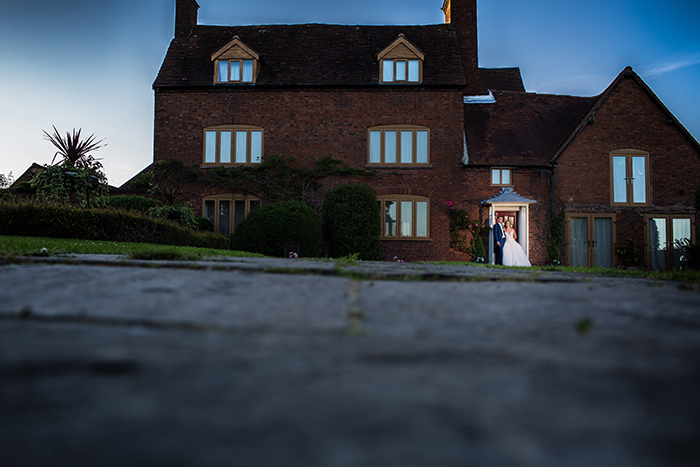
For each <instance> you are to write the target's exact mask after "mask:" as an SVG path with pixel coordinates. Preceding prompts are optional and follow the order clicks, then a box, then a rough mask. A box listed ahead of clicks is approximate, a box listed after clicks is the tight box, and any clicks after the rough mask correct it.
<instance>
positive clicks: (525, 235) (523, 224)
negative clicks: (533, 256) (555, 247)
mask: <svg viewBox="0 0 700 467" xmlns="http://www.w3.org/2000/svg"><path fill="white" fill-rule="evenodd" d="M496 211H515V212H517V213H518V230H519V232H516V234H517V235H518V243H520V246H522V247H523V250H524V251H525V254H527V256H528V257H529V256H530V204H528V203H498V202H496V203H492V204H490V205H489V226H491V227H493V225H494V224H495V223H496ZM494 245H495V243H494V241H493V230H491V231H490V233H489V262H490V263H491V264H495V262H496V257H495V254H494V252H493V247H494Z"/></svg>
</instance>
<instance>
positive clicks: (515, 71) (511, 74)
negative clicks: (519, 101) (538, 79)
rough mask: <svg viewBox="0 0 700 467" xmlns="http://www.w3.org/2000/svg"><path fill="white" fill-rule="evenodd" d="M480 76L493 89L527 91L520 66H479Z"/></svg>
mask: <svg viewBox="0 0 700 467" xmlns="http://www.w3.org/2000/svg"><path fill="white" fill-rule="evenodd" d="M479 76H480V77H481V79H482V81H483V82H484V83H485V84H486V87H487V88H488V89H490V90H492V91H518V92H525V85H524V84H523V77H522V76H521V75H520V68H518V67H513V68H479Z"/></svg>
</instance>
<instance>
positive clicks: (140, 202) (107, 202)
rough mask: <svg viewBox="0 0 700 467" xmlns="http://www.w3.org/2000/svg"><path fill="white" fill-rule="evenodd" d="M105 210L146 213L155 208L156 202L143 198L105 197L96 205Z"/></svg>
mask: <svg viewBox="0 0 700 467" xmlns="http://www.w3.org/2000/svg"><path fill="white" fill-rule="evenodd" d="M96 204H97V205H98V206H103V207H106V208H114V209H120V210H122V211H137V212H143V213H145V212H147V211H148V210H149V209H151V208H154V207H156V206H157V204H158V203H157V202H156V201H155V200H153V199H151V198H146V197H144V196H105V197H103V198H100V199H99V200H98V202H97V203H96Z"/></svg>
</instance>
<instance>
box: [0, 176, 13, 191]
mask: <svg viewBox="0 0 700 467" xmlns="http://www.w3.org/2000/svg"><path fill="white" fill-rule="evenodd" d="M13 181H14V177H13V176H12V172H10V175H8V176H7V177H6V176H5V175H4V174H0V188H7V187H9V186H10V185H12V182H13Z"/></svg>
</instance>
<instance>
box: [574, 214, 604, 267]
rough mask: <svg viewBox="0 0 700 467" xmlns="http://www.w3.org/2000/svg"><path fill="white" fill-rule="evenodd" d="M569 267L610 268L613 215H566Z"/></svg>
mask: <svg viewBox="0 0 700 467" xmlns="http://www.w3.org/2000/svg"><path fill="white" fill-rule="evenodd" d="M566 218H567V222H566V223H567V228H568V239H569V245H568V248H567V258H568V263H569V266H573V267H579V268H612V267H613V245H614V240H613V239H614V238H615V215H614V214H608V215H606V214H603V215H598V214H567V216H566Z"/></svg>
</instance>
